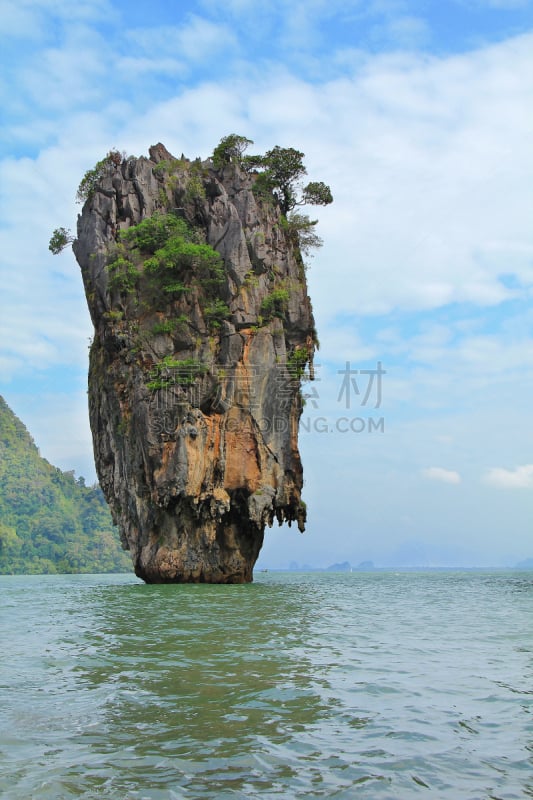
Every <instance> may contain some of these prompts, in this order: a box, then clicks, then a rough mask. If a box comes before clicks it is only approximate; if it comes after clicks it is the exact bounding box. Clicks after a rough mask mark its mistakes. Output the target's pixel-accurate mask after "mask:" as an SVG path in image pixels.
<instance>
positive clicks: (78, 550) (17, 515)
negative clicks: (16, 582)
mask: <svg viewBox="0 0 533 800" xmlns="http://www.w3.org/2000/svg"><path fill="white" fill-rule="evenodd" d="M130 570H131V562H130V559H129V557H128V555H127V554H126V553H125V552H124V551H123V550H122V548H121V546H120V541H119V536H118V532H117V531H116V529H114V528H113V523H112V521H111V515H110V513H109V510H108V508H107V505H106V502H105V500H104V497H103V494H102V492H101V490H100V488H99V487H98V486H95V487H88V486H85V481H84V480H83V478H79V479H78V480H76V478H75V477H74V473H73V472H62V471H61V470H60V469H57V467H53V466H52V465H51V464H49V463H48V461H46V460H45V459H44V458H41V456H40V455H39V451H38V449H37V447H36V446H35V443H34V441H33V439H32V437H31V436H30V434H29V433H28V431H27V429H26V427H25V426H24V425H23V423H22V422H21V421H20V420H19V419H18V418H17V417H16V416H15V414H13V412H12V411H11V409H10V408H9V406H8V405H7V403H6V402H5V400H4V399H3V398H2V397H0V574H4V575H5V574H15V573H45V572H46V573H56V572H125V571H128V572H129V571H130Z"/></svg>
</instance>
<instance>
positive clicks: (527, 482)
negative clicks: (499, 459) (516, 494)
mask: <svg viewBox="0 0 533 800" xmlns="http://www.w3.org/2000/svg"><path fill="white" fill-rule="evenodd" d="M484 481H485V483H488V484H490V485H491V486H497V487H498V488H500V489H533V464H523V465H522V466H520V467H516V468H515V469H512V470H511V469H503V468H502V467H493V468H492V469H489V470H488V472H487V473H486V475H485V476H484Z"/></svg>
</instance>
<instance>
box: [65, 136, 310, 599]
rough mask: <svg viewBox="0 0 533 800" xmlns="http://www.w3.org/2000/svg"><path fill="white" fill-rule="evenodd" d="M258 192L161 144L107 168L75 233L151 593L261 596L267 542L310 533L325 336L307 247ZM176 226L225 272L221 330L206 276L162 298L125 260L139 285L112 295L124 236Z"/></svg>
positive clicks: (112, 472) (121, 504) (248, 181)
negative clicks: (309, 458)
mask: <svg viewBox="0 0 533 800" xmlns="http://www.w3.org/2000/svg"><path fill="white" fill-rule="evenodd" d="M254 179H255V178H254V175H253V174H248V173H246V172H244V171H243V170H241V169H240V168H239V167H238V166H236V165H229V166H227V167H226V168H224V170H221V171H215V170H214V169H213V168H212V165H211V163H210V162H209V161H208V162H203V163H200V162H198V161H197V162H190V161H188V160H186V159H183V158H182V159H175V158H174V157H173V156H171V155H170V153H168V151H167V150H166V148H164V146H163V145H161V144H159V145H155V146H154V147H152V148H150V158H144V157H141V158H129V159H127V160H125V161H123V162H122V163H121V164H116V165H115V164H109V166H108V168H107V170H106V174H105V175H104V176H103V177H102V179H101V180H100V181H99V183H98V184H97V186H96V187H95V190H94V192H93V193H92V196H91V197H89V199H88V200H87V201H86V203H85V205H84V207H83V211H82V213H81V215H80V217H79V219H78V235H77V240H76V241H75V243H74V252H75V254H76V258H77V260H78V263H79V264H80V267H81V271H82V276H83V281H84V286H85V292H86V296H87V302H88V305H89V309H90V313H91V317H92V320H93V324H94V328H95V332H94V340H93V344H92V346H91V354H90V371H89V409H90V421H91V428H92V433H93V441H94V451H95V459H96V466H97V471H98V476H99V480H100V484H101V486H102V489H103V491H104V493H105V496H106V498H107V501H108V503H109V505H110V507H111V510H112V514H113V517H114V519H115V521H116V523H117V524H118V525H119V528H120V534H121V538H122V542H123V545H124V546H125V547H126V548H127V549H129V550H130V552H131V557H132V560H133V564H134V568H135V572H136V574H137V575H138V576H139V577H141V578H143V579H144V580H145V581H147V582H182V581H194V582H203V581H205V582H230V583H236V582H244V581H250V580H252V571H253V566H254V563H255V561H256V559H257V556H258V554H259V551H260V548H261V545H262V542H263V535H264V530H265V526H270V525H272V523H273V521H274V519H277V520H278V522H279V523H280V524H281V523H282V522H283V521H288V522H289V524H290V523H291V522H293V521H296V522H297V524H298V526H299V527H300V529H301V530H303V528H304V521H305V505H304V504H303V503H302V501H301V489H302V481H303V479H302V465H301V461H300V456H299V452H298V420H299V417H300V414H301V394H300V373H301V368H302V366H303V364H304V362H305V361H306V360H307V362H312V357H313V352H314V345H315V332H314V321H313V316H312V309H311V303H310V300H309V297H308V295H307V286H306V280H305V271H304V267H303V262H302V259H301V254H300V252H299V249H298V246H297V243H296V242H295V240H294V237H293V236H291V235H290V233H289V232H288V231H287V229H286V227H285V226H284V225H283V224H282V220H281V217H280V213H279V209H278V208H277V207H276V205H275V203H270V202H266V201H263V200H261V201H259V200H258V199H257V198H256V197H255V196H254V193H253V191H252V186H253V182H254ZM167 213H172V214H175V215H177V216H180V217H182V218H184V219H185V220H186V221H187V222H188V223H189V225H190V226H192V227H193V228H194V230H196V231H197V233H198V236H199V237H202V236H203V237H204V240H205V242H206V243H207V244H209V245H211V246H212V247H213V248H214V249H215V250H216V251H217V252H218V253H219V254H220V256H221V257H222V259H223V269H224V279H223V281H222V283H221V284H220V285H219V286H218V288H217V296H218V299H219V300H221V301H223V302H224V303H226V304H227V306H228V309H229V311H228V313H227V314H226V318H225V319H219V320H217V321H216V322H215V323H213V321H212V320H211V321H210V320H209V319H208V315H206V308H207V307H208V302H207V300H206V296H205V293H204V292H203V290H202V287H201V285H200V284H201V282H199V281H198V279H197V276H195V272H194V268H192V269H191V270H189V271H187V270H184V272H183V275H182V276H181V279H182V281H183V283H184V284H186V285H187V287H188V288H187V290H186V291H183V292H181V293H178V294H172V293H170V294H167V295H166V296H162V295H161V293H159V294H157V293H156V295H155V296H154V292H153V287H152V289H151V288H150V287H151V284H150V282H149V280H148V276H147V271H146V270H145V267H144V261H145V260H146V258H148V256H147V255H146V254H143V253H139V252H138V251H137V252H129V251H126V257H127V258H130V259H131V260H132V262H133V263H134V265H135V266H134V270H133V274H134V280H133V285H130V286H128V287H127V288H126V289H124V287H120V286H119V287H118V288H117V285H116V282H115V284H114V283H113V281H112V280H111V270H110V269H109V266H110V264H112V263H113V261H114V259H116V258H117V247H119V248H120V247H122V250H121V251H120V252H122V253H124V245H123V244H122V245H121V241H122V240H121V232H122V231H125V230H128V229H129V228H130V227H131V226H135V225H137V224H138V223H139V222H141V221H142V220H144V219H147V218H149V217H152V216H153V215H154V214H156V215H157V214H167ZM276 292H278V296H279V294H280V292H281V300H280V302H279V303H277V305H275V306H274V307H273V308H272V307H271V308H270V310H269V306H268V298H272V296H273V293H276ZM212 299H213V298H211V300H212ZM176 320H177V323H176V325H175V327H174V328H173V329H172V330H168V331H167V330H162V328H163V327H164V324H163V325H162V323H165V322H167V323H169V325H168V326H167V327H170V328H172V324H173V323H172V321H176ZM170 323H172V324H170ZM295 354H297V355H295ZM164 359H166V362H164ZM296 362H298V368H296V367H295V363H296ZM166 363H169V364H170V365H171V366H169V367H168V368H167V367H165V364H166ZM184 363H186V364H189V365H190V364H191V363H193V364H194V365H198V368H196V367H194V369H192V373H191V367H189V373H188V374H187V375H186V376H185V378H184V377H183V375H181V376H180V374H179V373H180V369H179V368H178V367H176V366H172V365H176V364H178V365H179V364H184ZM154 376H156V380H154Z"/></svg>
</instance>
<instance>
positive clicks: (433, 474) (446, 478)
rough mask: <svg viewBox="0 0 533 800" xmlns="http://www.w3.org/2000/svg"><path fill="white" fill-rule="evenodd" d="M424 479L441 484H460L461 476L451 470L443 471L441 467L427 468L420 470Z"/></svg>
mask: <svg viewBox="0 0 533 800" xmlns="http://www.w3.org/2000/svg"><path fill="white" fill-rule="evenodd" d="M422 475H423V476H424V478H428V480H430V481H440V482H441V483H453V484H457V483H461V476H460V475H459V473H458V472H455V470H452V469H443V468H442V467H428V468H427V469H423V470H422Z"/></svg>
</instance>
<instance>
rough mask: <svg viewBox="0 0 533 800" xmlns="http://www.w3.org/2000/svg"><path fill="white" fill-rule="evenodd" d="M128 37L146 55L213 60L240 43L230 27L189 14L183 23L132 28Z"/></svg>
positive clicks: (128, 32) (183, 59) (190, 59)
mask: <svg viewBox="0 0 533 800" xmlns="http://www.w3.org/2000/svg"><path fill="white" fill-rule="evenodd" d="M126 38H127V40H129V41H130V42H131V43H133V44H134V45H137V46H138V47H139V48H140V49H141V50H142V51H144V53H145V54H146V55H150V54H156V55H157V58H158V59H159V58H161V56H162V55H166V56H173V57H174V58H176V59H179V60H181V61H192V62H199V61H200V62H203V63H206V62H209V61H211V60H212V59H213V58H217V57H219V55H220V51H221V50H225V49H227V48H230V47H234V46H235V45H236V38H235V35H234V34H233V33H232V31H231V29H230V28H229V26H227V25H225V24H216V23H213V22H210V21H209V20H206V19H202V17H199V16H197V15H196V14H188V15H187V16H186V17H185V18H184V20H183V23H182V24H181V25H165V26H161V27H144V28H137V29H133V30H129V31H127V33H126Z"/></svg>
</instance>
